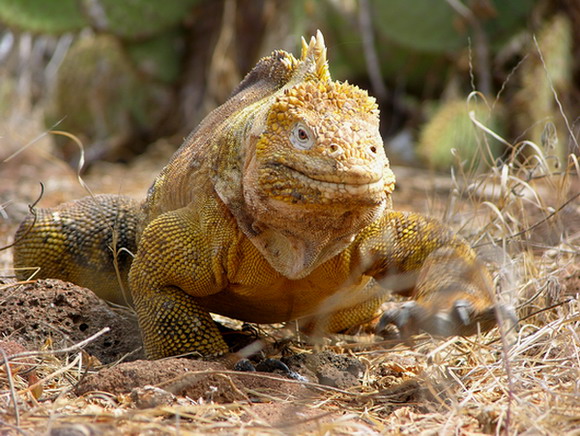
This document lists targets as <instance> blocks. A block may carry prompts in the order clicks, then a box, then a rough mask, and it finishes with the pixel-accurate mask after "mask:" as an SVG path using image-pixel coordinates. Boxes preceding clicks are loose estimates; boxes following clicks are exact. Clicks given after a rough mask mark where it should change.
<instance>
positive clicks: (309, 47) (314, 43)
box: [300, 30, 330, 82]
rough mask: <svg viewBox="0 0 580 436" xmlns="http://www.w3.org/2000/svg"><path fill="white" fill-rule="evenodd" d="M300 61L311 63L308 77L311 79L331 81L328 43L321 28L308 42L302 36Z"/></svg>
mask: <svg viewBox="0 0 580 436" xmlns="http://www.w3.org/2000/svg"><path fill="white" fill-rule="evenodd" d="M300 61H301V62H305V63H307V64H309V65H310V67H308V69H309V71H308V73H307V77H308V78H310V79H315V80H321V81H323V82H328V81H330V71H329V70H328V61H327V59H326V45H325V44H324V37H323V36H322V32H321V31H320V30H317V31H316V36H313V37H311V38H310V41H309V43H308V44H306V40H305V39H304V37H302V52H301V54H300Z"/></svg>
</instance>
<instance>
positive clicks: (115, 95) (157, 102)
mask: <svg viewBox="0 0 580 436" xmlns="http://www.w3.org/2000/svg"><path fill="white" fill-rule="evenodd" d="M164 97H166V96H165V95H164V94H163V92H160V90H159V89H158V88H156V87H155V86H154V85H152V84H151V83H147V84H145V83H144V82H143V81H142V80H141V78H140V77H139V75H138V74H137V73H136V72H135V71H134V69H133V68H132V65H131V64H130V62H129V61H128V59H127V57H126V56H125V54H124V51H123V49H122V48H121V45H120V43H119V42H118V40H116V39H115V38H113V37H111V36H107V35H98V36H95V37H83V38H80V39H79V40H77V41H76V43H75V44H74V46H73V47H72V48H71V49H70V50H69V52H68V53H67V55H66V57H65V59H64V61H63V63H62V66H61V68H60V71H59V74H58V77H57V83H56V86H55V91H54V95H53V98H52V101H51V102H50V104H49V108H48V109H47V114H46V123H47V125H48V126H49V127H51V126H52V125H53V124H54V123H55V122H57V121H59V120H61V122H60V123H59V124H58V126H57V127H56V128H57V129H58V130H64V131H67V132H69V133H72V134H74V135H77V136H78V137H79V139H81V141H82V142H83V143H84V145H85V157H86V160H87V161H88V162H89V163H90V162H91V161H94V160H96V159H107V160H111V159H112V160H118V159H126V158H127V157H128V156H130V155H131V154H132V153H133V152H134V151H135V150H132V149H131V147H134V146H135V145H137V144H138V140H137V139H138V138H136V137H135V133H136V132H138V133H140V134H144V133H145V134H146V132H147V131H148V130H150V129H152V128H154V126H155V124H156V123H157V122H158V121H159V120H158V118H159V117H160V116H161V114H162V113H163V109H162V108H163V107H164V104H165V102H164ZM56 140H57V147H58V149H59V150H60V154H61V156H62V157H63V158H64V159H65V160H67V161H69V162H71V163H74V162H76V161H77V160H78V156H79V150H78V148H77V146H76V145H75V144H73V143H72V142H71V141H70V140H69V139H68V138H64V137H59V136H57V137H56Z"/></svg>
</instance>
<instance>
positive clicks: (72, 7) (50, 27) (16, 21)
mask: <svg viewBox="0 0 580 436" xmlns="http://www.w3.org/2000/svg"><path fill="white" fill-rule="evenodd" d="M0 21H1V22H3V23H5V24H6V25H7V26H8V27H12V28H16V29H19V30H24V31H29V32H35V33H52V34H59V33H64V32H72V31H77V30H80V29H82V28H83V27H84V26H86V25H88V21H87V20H86V18H85V16H84V15H83V12H82V8H81V2H80V1H79V0H56V1H54V0H52V1H51V0H0Z"/></svg>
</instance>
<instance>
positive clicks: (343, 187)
mask: <svg viewBox="0 0 580 436" xmlns="http://www.w3.org/2000/svg"><path fill="white" fill-rule="evenodd" d="M365 170H366V171H365ZM389 171H390V170H389ZM265 173H266V175H264V176H263V178H262V180H261V187H262V188H263V189H264V190H267V191H268V192H269V196H270V197H272V198H273V199H276V200H281V201H286V202H289V203H293V204H297V203H303V204H304V205H307V204H309V203H312V204H313V205H323V204H330V203H337V202H344V201H348V202H349V203H351V204H352V203H356V204H357V205H360V204H361V203H366V204H376V203H377V202H380V201H383V200H384V194H385V191H388V192H390V187H387V188H388V189H385V179H384V177H383V172H382V171H381V172H376V171H369V170H368V168H355V169H354V170H351V171H350V172H349V171H344V172H342V173H337V172H334V173H315V174H312V173H310V174H309V173H306V172H305V171H302V170H300V169H297V168H295V167H293V166H290V165H283V164H272V165H271V166H270V171H267V172H265ZM269 180H275V182H274V183H270V182H269Z"/></svg>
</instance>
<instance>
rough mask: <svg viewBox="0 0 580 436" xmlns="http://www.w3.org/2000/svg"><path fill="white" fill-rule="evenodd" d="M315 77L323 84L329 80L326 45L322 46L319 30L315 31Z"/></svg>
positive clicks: (322, 39)
mask: <svg viewBox="0 0 580 436" xmlns="http://www.w3.org/2000/svg"><path fill="white" fill-rule="evenodd" d="M315 60H316V75H317V76H318V78H319V79H320V80H322V81H324V82H328V81H329V80H330V71H329V70H328V61H327V60H326V45H325V44H324V36H322V32H321V31H320V30H317V31H316V50H315Z"/></svg>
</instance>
